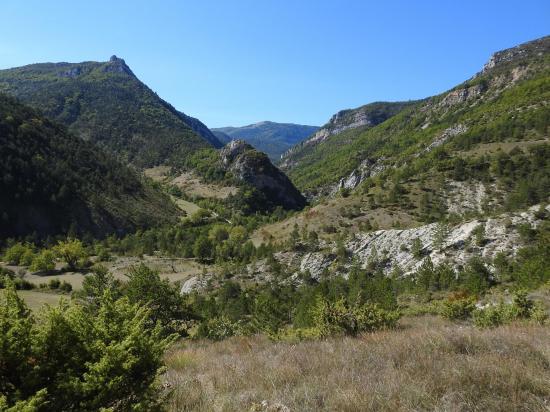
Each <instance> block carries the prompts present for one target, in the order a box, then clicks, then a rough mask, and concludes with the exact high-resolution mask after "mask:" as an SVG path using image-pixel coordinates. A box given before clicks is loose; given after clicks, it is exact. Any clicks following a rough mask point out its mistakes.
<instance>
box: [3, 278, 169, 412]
mask: <svg viewBox="0 0 550 412" xmlns="http://www.w3.org/2000/svg"><path fill="white" fill-rule="evenodd" d="M0 329H1V330H2V333H1V334H0V359H1V362H0V393H1V394H2V395H0V408H1V409H2V410H6V409H7V410H17V411H35V410H63V411H91V410H159V408H160V405H159V402H160V400H161V396H162V395H161V391H160V388H159V387H158V383H157V382H158V377H159V373H160V372H161V370H162V367H163V356H164V351H165V350H166V348H167V347H168V345H169V344H170V343H171V342H172V341H173V339H174V338H173V337H172V336H170V337H163V335H162V329H161V327H160V325H154V326H153V325H150V323H149V309H148V308H146V307H144V306H143V305H139V304H131V303H130V301H129V300H128V299H127V298H121V299H115V298H114V297H113V295H112V294H111V293H110V291H106V292H105V293H104V295H103V296H101V298H100V302H99V307H98V310H97V311H95V312H93V313H91V312H90V311H89V307H87V306H84V305H80V304H78V303H77V302H71V303H68V302H66V301H65V302H62V303H61V304H60V305H58V306H57V307H50V308H47V309H46V310H45V312H44V313H43V314H42V316H40V317H39V318H38V319H37V320H35V319H34V318H33V317H32V315H31V313H30V311H29V310H28V309H27V308H26V306H25V304H24V303H23V301H22V300H21V299H20V298H19V297H18V296H17V293H16V291H15V288H14V287H13V285H11V286H10V287H9V288H8V289H7V290H6V291H5V292H4V293H3V294H2V295H0Z"/></svg>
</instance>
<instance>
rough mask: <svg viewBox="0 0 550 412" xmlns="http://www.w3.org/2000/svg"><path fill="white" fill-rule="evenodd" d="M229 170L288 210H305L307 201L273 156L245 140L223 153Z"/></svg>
mask: <svg viewBox="0 0 550 412" xmlns="http://www.w3.org/2000/svg"><path fill="white" fill-rule="evenodd" d="M220 157H221V162H222V165H223V167H224V168H225V169H227V170H228V171H230V172H231V173H232V174H233V175H234V176H235V177H236V178H237V179H239V180H241V181H244V182H246V183H248V184H250V185H251V186H253V187H255V188H256V189H258V190H259V191H261V192H262V193H264V194H265V195H266V197H267V198H268V199H270V200H271V201H272V202H273V203H275V204H277V205H279V206H282V207H283V208H284V209H302V208H303V207H304V206H305V205H306V200H305V198H304V197H303V196H302V194H301V193H300V192H299V191H298V189H296V187H295V186H294V185H293V184H292V182H291V181H290V179H289V178H288V177H286V175H285V174H284V173H282V172H281V171H280V170H279V169H278V168H277V167H275V166H274V165H273V163H271V161H270V160H269V157H268V156H267V155H265V154H264V153H262V152H259V151H257V150H256V149H254V148H253V147H252V146H251V145H249V144H248V143H246V142H245V141H244V140H233V141H231V142H229V143H228V144H227V145H226V146H225V147H224V148H223V149H222V150H221V152H220Z"/></svg>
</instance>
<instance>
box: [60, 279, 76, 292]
mask: <svg viewBox="0 0 550 412" xmlns="http://www.w3.org/2000/svg"><path fill="white" fill-rule="evenodd" d="M59 289H60V290H62V291H63V292H67V293H70V292H72V290H73V285H71V284H70V283H69V282H67V281H65V280H64V281H63V282H61V284H60V285H59Z"/></svg>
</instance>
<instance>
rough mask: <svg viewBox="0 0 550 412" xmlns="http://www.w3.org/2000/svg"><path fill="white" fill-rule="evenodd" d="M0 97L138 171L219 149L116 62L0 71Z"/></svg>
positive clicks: (200, 127) (203, 129)
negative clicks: (19, 103)
mask: <svg viewBox="0 0 550 412" xmlns="http://www.w3.org/2000/svg"><path fill="white" fill-rule="evenodd" d="M0 91H3V92H5V93H7V94H11V95H14V96H16V97H17V98H19V99H20V100H21V101H23V102H24V103H27V104H28V105H30V106H32V107H34V108H37V109H40V110H41V111H42V112H43V113H44V114H45V115H46V116H48V117H49V118H51V119H53V120H56V121H58V122H60V123H63V124H65V125H66V126H68V127H69V130H70V131H71V132H72V133H73V134H75V135H78V136H80V137H82V138H83V139H85V140H91V141H92V142H95V143H97V144H100V145H101V146H103V147H105V148H106V149H108V150H109V151H111V152H112V153H115V154H116V155H117V156H119V157H120V158H121V159H122V161H124V162H128V163H132V164H134V165H136V166H138V167H146V166H153V165H157V164H161V163H165V162H167V161H172V162H177V161H179V160H182V159H185V158H186V157H187V156H188V155H189V154H191V153H194V152H195V151H196V150H198V149H201V148H207V147H212V146H214V147H220V146H221V144H220V142H219V141H218V140H217V139H216V137H215V136H214V135H213V134H212V132H210V130H209V129H208V128H207V127H206V126H205V125H204V124H202V123H201V122H200V121H199V120H198V119H195V118H192V117H190V116H187V115H185V114H183V113H181V112H178V111H177V110H176V109H175V108H174V107H172V106H171V105H170V104H168V103H167V102H165V101H164V100H162V99H161V98H160V97H159V96H158V95H157V94H156V93H154V92H153V91H152V90H151V89H149V88H148V87H147V86H146V85H145V84H143V83H142V82H141V81H140V80H139V79H138V78H137V77H136V76H135V75H134V73H133V72H132V71H131V70H130V68H129V67H128V66H127V65H126V63H125V62H124V60H122V59H120V58H117V57H116V56H112V57H111V59H110V60H109V61H108V62H82V63H41V64H31V65H28V66H24V67H18V68H13V69H8V70H0Z"/></svg>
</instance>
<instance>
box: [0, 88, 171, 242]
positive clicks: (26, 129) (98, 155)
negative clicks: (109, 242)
mask: <svg viewBox="0 0 550 412" xmlns="http://www.w3.org/2000/svg"><path fill="white" fill-rule="evenodd" d="M0 158H1V159H2V161H1V162H0V176H1V179H0V192H1V193H2V196H1V197H0V216H1V220H0V227H1V230H0V232H1V233H2V237H3V238H5V237H8V236H25V235H33V234H34V235H37V236H45V235H50V234H60V233H65V234H66V233H68V232H69V231H70V232H71V233H73V234H81V235H82V234H84V233H91V234H93V235H96V236H104V235H106V234H109V233H117V234H123V233H126V232H128V231H131V230H135V229H137V228H140V227H144V228H145V227H151V226H156V225H160V224H166V223H173V222H175V221H177V216H178V212H177V208H176V207H175V206H174V205H173V204H172V203H171V201H170V199H169V198H168V197H167V196H166V195H163V194H161V193H160V192H159V191H158V190H156V189H153V188H152V187H151V186H150V185H149V184H147V183H145V182H143V181H142V180H141V178H140V177H139V176H138V175H137V174H136V172H134V171H133V170H131V169H130V168H128V167H127V166H124V165H123V164H121V163H120V162H118V161H116V160H115V159H114V158H113V157H112V156H110V155H109V154H107V153H105V151H104V150H102V149H100V148H98V147H96V146H95V145H94V144H93V143H91V142H86V141H84V140H82V139H79V138H78V137H76V136H74V135H73V134H71V133H69V132H68V131H67V130H66V128H65V127H64V126H61V125H59V124H57V123H54V122H52V121H50V120H48V119H46V118H44V117H43V116H42V115H40V114H39V113H38V112H37V111H36V110H34V109H31V108H29V107H27V106H24V105H23V104H21V103H19V102H17V101H16V100H15V99H14V98H12V97H8V96H6V95H4V94H0Z"/></svg>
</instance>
